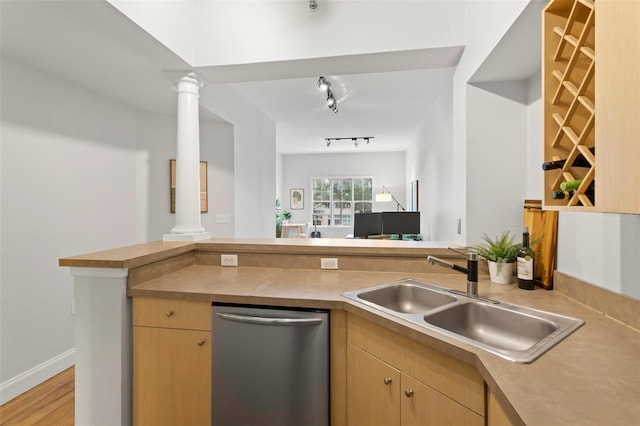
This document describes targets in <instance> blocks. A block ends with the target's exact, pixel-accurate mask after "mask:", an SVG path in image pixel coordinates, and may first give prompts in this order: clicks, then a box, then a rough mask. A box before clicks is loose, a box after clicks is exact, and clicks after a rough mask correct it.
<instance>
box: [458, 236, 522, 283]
mask: <svg viewBox="0 0 640 426" xmlns="http://www.w3.org/2000/svg"><path fill="white" fill-rule="evenodd" d="M482 239H483V240H484V241H485V244H478V245H474V246H471V247H470V250H471V251H472V252H474V253H477V254H478V255H480V256H482V257H484V258H485V259H487V263H488V265H489V277H490V279H491V281H492V282H494V283H498V284H511V282H512V280H513V272H514V268H515V262H516V258H517V256H518V250H519V249H520V246H521V244H516V243H514V241H513V237H512V236H511V235H510V234H509V231H504V232H503V233H502V234H500V236H497V237H495V238H493V239H492V238H490V237H489V236H487V234H484V235H483V236H482Z"/></svg>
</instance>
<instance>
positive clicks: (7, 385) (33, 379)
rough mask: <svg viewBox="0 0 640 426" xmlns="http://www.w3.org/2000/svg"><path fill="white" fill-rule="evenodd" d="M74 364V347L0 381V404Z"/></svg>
mask: <svg viewBox="0 0 640 426" xmlns="http://www.w3.org/2000/svg"><path fill="white" fill-rule="evenodd" d="M74 364H75V349H69V350H68V351H67V352H64V353H62V354H60V355H58V356H56V357H54V358H51V359H50V360H47V361H45V362H43V363H42V364H40V365H37V366H35V367H33V368H32V369H30V370H27V371H25V372H24V373H22V374H18V375H17V376H15V377H13V378H11V379H9V380H7V381H6V382H4V383H0V405H2V404H4V403H5V402H7V401H11V400H12V399H13V398H15V397H16V396H18V395H21V394H23V393H25V392H26V391H28V390H29V389H32V388H34V387H36V386H37V385H39V384H40V383H42V382H44V381H46V380H49V379H50V378H52V377H53V376H55V375H56V374H58V373H60V372H62V371H64V370H66V369H67V368H69V367H71V366H73V365H74Z"/></svg>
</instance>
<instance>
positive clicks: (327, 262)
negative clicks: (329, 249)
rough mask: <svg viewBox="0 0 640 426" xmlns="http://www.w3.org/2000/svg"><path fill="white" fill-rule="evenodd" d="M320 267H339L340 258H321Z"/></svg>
mask: <svg viewBox="0 0 640 426" xmlns="http://www.w3.org/2000/svg"><path fill="white" fill-rule="evenodd" d="M320 269H338V258H337V257H323V258H321V259H320Z"/></svg>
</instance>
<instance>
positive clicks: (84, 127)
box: [0, 57, 137, 402]
mask: <svg viewBox="0 0 640 426" xmlns="http://www.w3.org/2000/svg"><path fill="white" fill-rule="evenodd" d="M1 66H2V73H1V76H2V98H1V101H2V120H1V124H2V126H1V140H2V145H1V146H2V163H1V166H0V171H1V175H2V180H1V182H2V191H1V192H2V215H1V220H2V222H1V224H0V228H1V229H2V240H1V251H0V258H1V259H2V271H1V275H0V276H1V282H0V307H1V311H0V318H1V319H0V324H1V325H0V334H1V336H0V342H1V343H0V358H1V360H2V362H1V363H0V390H1V393H2V394H1V395H0V400H1V402H4V401H5V400H7V399H10V398H12V397H13V396H15V395H17V394H19V393H20V392H22V391H24V390H26V389H28V388H29V387H31V386H33V385H35V384H36V383H38V382H39V381H40V380H44V379H47V378H48V377H50V376H51V375H53V374H55V373H57V372H59V371H60V370H62V369H64V368H66V367H68V366H69V365H72V364H73V347H74V336H73V317H72V316H71V300H72V299H73V287H72V279H71V275H70V274H69V271H68V269H66V268H60V267H58V259H59V258H60V257H64V256H69V255H74V254H80V253H86V252H91V251H96V250H102V249H107V248H112V247H118V246H124V245H129V244H133V243H134V242H135V216H136V212H135V209H136V186H135V178H136V175H135V168H136V156H135V141H136V130H137V128H136V127H137V126H136V119H135V111H133V110H131V109H128V108H126V107H124V106H122V105H120V104H117V103H114V102H111V101H108V100H105V99H104V98H101V97H99V96H96V95H94V94H92V93H89V92H87V91H84V90H79V89H78V88H76V87H75V86H73V85H71V84H68V83H66V82H63V81H60V80H57V79H54V78H51V77H49V76H47V75H45V74H42V73H40V72H37V71H34V70H32V69H29V68H25V67H23V66H20V65H18V64H16V63H14V62H12V61H11V60H10V59H7V58H5V57H3V58H2V62H1ZM25 387H26V389H25Z"/></svg>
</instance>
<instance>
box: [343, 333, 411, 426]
mask: <svg viewBox="0 0 640 426" xmlns="http://www.w3.org/2000/svg"><path fill="white" fill-rule="evenodd" d="M399 399H400V373H399V372H398V370H396V369H395V368H393V367H391V366H389V365H388V364H385V363H384V362H382V361H380V360H379V359H377V358H375V357H373V356H371V355H369V354H368V353H366V352H364V351H363V350H362V349H360V348H358V347H357V346H354V345H351V344H349V345H347V424H348V425H349V426H373V425H379V426H398V425H400V400H399Z"/></svg>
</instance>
